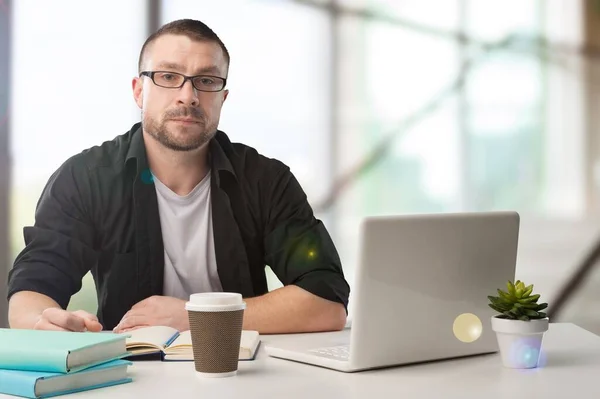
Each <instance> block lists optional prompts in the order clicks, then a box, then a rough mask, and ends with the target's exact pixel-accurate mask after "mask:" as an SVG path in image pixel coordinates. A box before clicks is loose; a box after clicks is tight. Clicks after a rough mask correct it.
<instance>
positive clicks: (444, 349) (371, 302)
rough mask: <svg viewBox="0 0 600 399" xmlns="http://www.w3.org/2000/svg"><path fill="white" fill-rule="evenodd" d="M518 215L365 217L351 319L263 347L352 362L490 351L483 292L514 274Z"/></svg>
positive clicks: (349, 367) (328, 362)
mask: <svg viewBox="0 0 600 399" xmlns="http://www.w3.org/2000/svg"><path fill="white" fill-rule="evenodd" d="M519 224H520V218H519V215H518V213H516V212H474V213H453V214H427V215H406V216H386V217H383V216H377V217H368V218H366V219H364V220H363V221H362V223H361V227H360V246H359V258H358V259H359V260H358V264H357V269H356V271H355V284H354V287H353V295H352V296H353V298H351V300H350V307H351V308H353V309H352V311H351V312H350V313H351V316H352V324H351V328H347V329H344V330H342V331H336V332H327V333H315V334H297V335H296V334H294V335H292V336H287V337H285V338H286V339H284V340H281V341H280V342H272V343H265V351H266V353H267V354H268V355H269V356H272V357H276V358H280V359H287V360H291V361H296V362H301V363H306V364H311V365H315V366H321V367H326V368H330V369H334V370H339V371H343V372H354V371H361V370H368V369H374V368H383V367H390V366H397V365H405V364H412V363H421V362H428V361H436V360H442V359H451V358H457V357H464V356H471V355H480V354H486V353H494V352H497V351H498V344H497V340H496V336H495V334H494V332H493V331H492V329H491V320H490V319H491V317H492V316H493V315H494V314H495V312H494V311H493V310H492V309H491V308H490V307H489V306H488V303H489V300H488V298H487V296H488V295H494V294H495V293H496V289H497V288H502V287H505V286H506V282H507V281H508V280H514V277H515V268H516V258H517V246H518V234H519ZM477 320H479V321H480V322H481V324H478V323H477ZM465 321H467V323H466V325H465ZM465 334H466V337H465ZM277 341H279V340H277Z"/></svg>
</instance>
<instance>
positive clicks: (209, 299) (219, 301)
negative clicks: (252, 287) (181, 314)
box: [185, 292, 246, 312]
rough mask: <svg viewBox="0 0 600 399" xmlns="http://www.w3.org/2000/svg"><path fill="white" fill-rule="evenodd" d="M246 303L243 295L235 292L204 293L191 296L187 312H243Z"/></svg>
mask: <svg viewBox="0 0 600 399" xmlns="http://www.w3.org/2000/svg"><path fill="white" fill-rule="evenodd" d="M245 308H246V303H245V302H244V299H243V298H242V295H241V294H238V293H235V292H204V293H200V294H192V295H190V300H189V302H187V303H186V304H185V309H186V310H191V311H195V312H223V311H233V310H241V309H245Z"/></svg>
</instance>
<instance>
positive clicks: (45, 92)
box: [11, 0, 146, 309]
mask: <svg viewBox="0 0 600 399" xmlns="http://www.w3.org/2000/svg"><path fill="white" fill-rule="evenodd" d="M145 4H146V2H145V1H143V0H134V1H127V2H123V1H117V0H110V1H104V2H102V3H96V4H95V6H94V5H91V4H89V3H83V2H80V1H76V0H57V1H53V2H47V1H19V2H17V1H15V2H13V7H14V13H13V45H12V48H13V54H12V77H13V78H12V79H13V90H12V98H11V103H12V108H11V110H12V129H11V130H12V137H11V143H12V148H11V152H12V159H13V169H12V173H13V175H12V187H11V195H12V201H11V207H12V210H11V215H12V218H13V219H12V220H11V226H12V238H11V240H12V252H13V254H14V255H15V256H16V254H17V253H18V252H20V251H21V249H22V248H23V246H24V243H23V234H22V231H23V230H22V229H23V226H26V225H31V224H32V223H33V222H34V212H35V206H36V203H37V200H38V199H39V196H40V194H41V191H42V189H43V187H44V185H45V184H46V182H47V180H48V178H49V177H50V175H51V174H52V173H53V172H54V171H55V170H56V169H57V168H58V167H59V166H60V165H61V164H62V163H63V162H64V161H66V160H67V159H68V158H69V157H71V156H73V155H75V154H77V153H79V152H81V151H82V150H84V149H85V148H88V147H91V146H93V145H97V144H100V143H102V142H103V141H107V140H112V139H113V138H114V137H115V136H117V135H119V134H122V133H125V131H127V130H128V129H129V128H130V127H131V125H132V124H134V123H135V122H137V121H139V110H138V109H137V106H136V104H135V102H134V101H133V97H132V94H131V78H132V77H134V76H135V75H136V74H137V59H138V54H139V50H140V48H141V45H142V44H143V42H144V40H145V37H146V32H145V19H144V17H143V16H144V13H145ZM79 300H81V301H83V302H81V306H79V305H80V303H78V302H77V301H79ZM95 303H96V298H95V294H94V290H93V280H92V279H91V277H90V275H89V274H88V276H86V278H85V280H84V289H83V290H82V292H81V295H79V296H77V297H76V298H74V299H73V301H72V305H73V306H76V307H80V308H82V307H83V308H84V309H93V308H95V306H96V304H95Z"/></svg>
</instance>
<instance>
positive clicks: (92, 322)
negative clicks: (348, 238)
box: [33, 308, 102, 332]
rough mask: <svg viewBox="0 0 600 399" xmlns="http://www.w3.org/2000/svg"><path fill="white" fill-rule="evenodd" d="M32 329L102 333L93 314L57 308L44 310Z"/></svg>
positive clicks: (100, 326)
mask: <svg viewBox="0 0 600 399" xmlns="http://www.w3.org/2000/svg"><path fill="white" fill-rule="evenodd" d="M33 328H34V329H35V330H55V331H78V332H81V331H93V332H98V331H102V325H101V324H100V323H99V322H98V318H97V317H96V316H94V315H93V314H90V313H88V312H86V311H83V310H77V311H75V312H68V311H66V310H63V309H59V308H47V309H46V310H44V311H43V312H42V314H41V315H40V317H39V319H38V321H37V322H36V323H35V325H34V326H33Z"/></svg>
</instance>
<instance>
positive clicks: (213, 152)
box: [125, 122, 237, 181]
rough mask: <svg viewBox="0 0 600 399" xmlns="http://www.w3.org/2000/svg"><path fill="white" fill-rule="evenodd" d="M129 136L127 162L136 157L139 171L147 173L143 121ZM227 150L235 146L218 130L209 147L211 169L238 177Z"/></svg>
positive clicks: (136, 125) (134, 126)
mask: <svg viewBox="0 0 600 399" xmlns="http://www.w3.org/2000/svg"><path fill="white" fill-rule="evenodd" d="M129 136H130V137H129V140H130V143H129V149H128V151H127V156H126V157H125V164H128V163H129V161H130V160H131V159H135V160H136V161H137V162H136V167H137V173H145V172H144V171H145V170H148V172H149V165H148V158H147V156H146V147H145V145H144V136H143V134H142V124H141V122H138V123H136V124H135V125H133V127H132V128H131V130H130V131H129ZM226 150H227V151H229V152H232V151H233V146H232V145H231V142H230V141H229V138H228V137H227V135H226V134H225V133H224V132H222V131H220V130H217V133H216V134H215V136H214V137H213V138H212V139H211V140H210V142H209V147H208V154H209V160H210V163H211V169H212V170H213V171H216V172H221V171H225V172H228V173H230V174H231V175H232V176H233V177H234V178H236V179H237V176H236V173H235V170H234V169H233V165H232V164H231V160H230V159H229V157H228V156H227V152H226ZM219 174H220V173H217V174H216V175H217V180H218V181H219Z"/></svg>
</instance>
